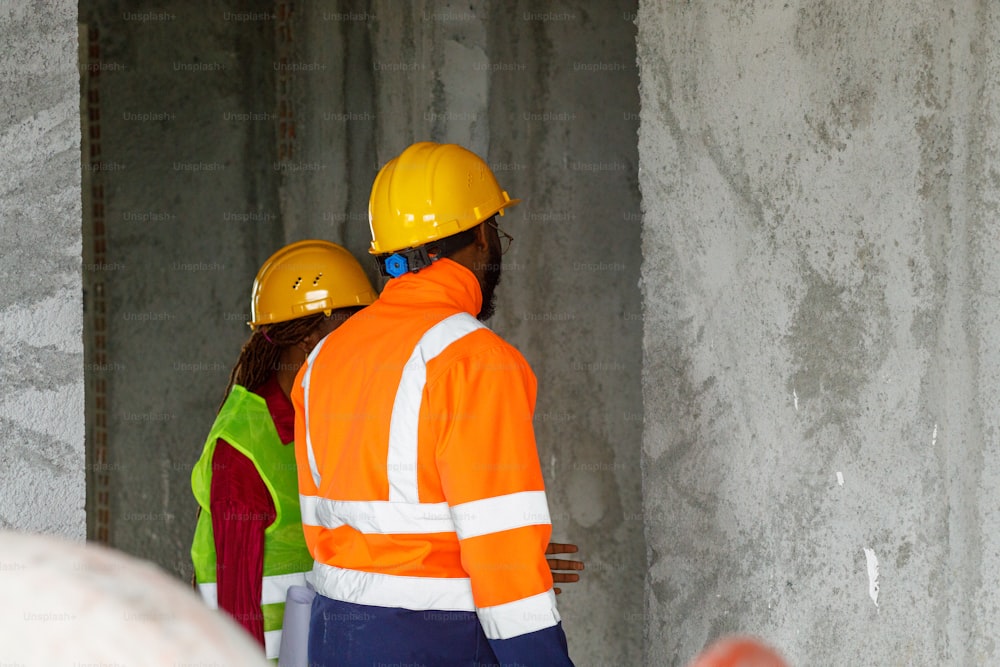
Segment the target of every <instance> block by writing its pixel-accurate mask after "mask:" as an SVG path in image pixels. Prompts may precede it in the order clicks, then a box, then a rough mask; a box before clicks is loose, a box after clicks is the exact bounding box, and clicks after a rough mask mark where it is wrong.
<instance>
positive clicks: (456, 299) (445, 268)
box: [379, 257, 483, 317]
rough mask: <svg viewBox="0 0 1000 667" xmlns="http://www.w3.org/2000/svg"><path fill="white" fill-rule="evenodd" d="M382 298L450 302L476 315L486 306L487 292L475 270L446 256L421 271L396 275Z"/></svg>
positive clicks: (410, 302) (395, 300) (397, 300)
mask: <svg viewBox="0 0 1000 667" xmlns="http://www.w3.org/2000/svg"><path fill="white" fill-rule="evenodd" d="M379 300H380V301H385V302H386V303H390V304H404V305H408V304H417V303H420V304H441V305H448V306H453V307H455V308H457V309H459V310H464V311H465V312H467V313H469V314H470V315H472V316H473V317H475V316H476V315H478V314H479V311H480V310H481V309H482V307H483V292H482V289H481V288H480V287H479V280H478V279H477V278H476V276H475V274H474V273H472V271H470V270H469V269H467V268H465V267H464V266H462V265H461V264H459V263H458V262H453V261H452V260H450V259H448V258H447V257H445V258H442V259H439V260H438V261H436V262H434V263H433V264H431V265H430V266H428V267H427V268H425V269H420V271H418V272H417V273H407V274H404V275H402V276H400V277H398V278H393V279H392V280H390V281H389V282H388V284H386V286H385V288H384V289H383V290H382V294H381V296H379Z"/></svg>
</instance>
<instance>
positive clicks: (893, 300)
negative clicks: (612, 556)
mask: <svg viewBox="0 0 1000 667" xmlns="http://www.w3.org/2000/svg"><path fill="white" fill-rule="evenodd" d="M997 11H998V10H997V9H996V8H995V7H994V6H993V5H991V4H989V3H937V2H931V1H930V0H926V1H917V2H908V3H903V4H898V5H894V4H886V3H861V4H858V3H853V4H844V3H836V2H829V1H828V0H811V1H808V2H795V3H788V2H741V3H711V2H710V3H657V2H645V3H642V6H641V9H640V12H639V14H640V16H639V20H638V25H639V39H638V57H639V61H640V63H641V102H642V111H641V117H642V121H641V129H640V135H639V154H640V185H641V191H642V197H643V207H644V213H643V236H642V249H643V268H642V286H643V303H644V313H645V332H644V341H643V353H644V362H643V395H644V406H645V419H646V421H645V432H644V438H643V488H644V513H645V516H646V527H645V528H646V529H645V534H646V541H647V545H648V552H649V558H650V571H649V574H648V579H647V596H646V597H647V616H646V639H645V642H646V647H647V655H646V662H647V664H656V665H682V664H685V662H686V661H687V660H689V659H690V657H691V656H693V655H694V654H695V653H696V652H697V651H698V650H699V649H700V648H701V647H702V646H703V645H704V644H705V643H706V642H708V641H710V640H711V639H713V638H715V637H717V636H719V635H721V634H724V633H731V632H750V633H755V634H759V635H761V636H762V637H764V638H765V639H767V640H768V641H770V642H772V643H773V644H775V645H776V646H777V647H779V648H780V649H781V650H782V651H783V652H784V653H785V655H786V656H787V658H788V659H789V660H790V661H791V663H792V664H796V665H929V664H949V665H973V664H991V663H993V662H995V661H996V657H997V652H998V650H997V647H996V645H995V637H996V636H997V629H998V628H997V625H998V620H1000V615H998V602H1000V600H998V597H997V590H998V586H997V574H996V573H997V572H998V568H997V565H998V562H997V561H998V556H997V554H998V543H997V537H996V535H995V534H994V533H995V531H992V530H991V527H992V526H994V525H995V521H991V520H990V519H991V517H995V514H996V505H997V502H996V501H997V491H996V480H997V474H998V469H997V466H998V464H997V459H996V456H995V454H996V451H997V399H998V387H1000V385H998V382H997V380H998V379H1000V378H998V374H1000V355H998V343H997V335H996V325H997V321H998V314H1000V308H998V305H1000V304H998V290H997V284H998V281H997V278H998V277H1000V276H998V268H997V265H998V262H997V259H998V250H1000V242H998V235H997V233H996V221H995V219H994V218H995V213H996V208H997V197H998V192H1000V190H998V183H1000V181H998V179H997V175H996V174H997V171H996V155H997V140H998V136H997V129H996V120H995V113H994V110H995V108H996V101H997V93H996V91H997V83H998V68H997V53H996V49H995V48H994V47H995V44H996V43H997V38H998V36H1000V21H998V18H1000V16H998V13H997Z"/></svg>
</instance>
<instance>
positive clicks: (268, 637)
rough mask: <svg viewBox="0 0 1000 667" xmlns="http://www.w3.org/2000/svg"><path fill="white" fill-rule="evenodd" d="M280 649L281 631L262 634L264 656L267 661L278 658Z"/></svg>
mask: <svg viewBox="0 0 1000 667" xmlns="http://www.w3.org/2000/svg"><path fill="white" fill-rule="evenodd" d="M280 648H281V630H270V631H268V632H265V633H264V655H265V656H267V659H268V660H274V659H275V658H277V657H278V649H280Z"/></svg>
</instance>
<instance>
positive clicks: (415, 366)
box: [386, 313, 485, 503]
mask: <svg viewBox="0 0 1000 667" xmlns="http://www.w3.org/2000/svg"><path fill="white" fill-rule="evenodd" d="M483 328H485V326H484V325H483V323H482V322H480V321H479V320H477V319H476V318H475V317H473V316H472V315H469V314H468V313H458V314H456V315H452V316H451V317H447V318H445V319H443V320H441V321H440V322H438V323H437V324H435V325H434V326H432V327H431V328H430V329H428V330H427V331H426V332H424V335H423V336H422V337H421V338H420V341H419V342H418V343H417V345H416V347H414V348H413V353H412V354H410V358H409V359H408V360H407V362H406V365H405V366H403V374H402V376H401V377H400V379H399V387H398V388H397V389H396V398H395V401H394V402H393V404H392V417H391V419H390V421H389V454H388V456H387V459H386V474H387V475H388V477H389V500H390V502H406V503H417V502H419V501H420V498H419V497H418V495H417V422H418V419H419V417H420V404H421V402H422V401H423V398H424V385H425V384H426V382H427V362H428V361H430V360H431V359H433V358H434V357H436V356H438V355H439V354H441V353H442V352H443V351H444V350H445V348H447V347H448V346H449V345H451V344H452V343H454V342H455V341H457V340H459V339H460V338H463V337H464V336H467V335H468V334H470V333H472V332H473V331H475V330H477V329H483Z"/></svg>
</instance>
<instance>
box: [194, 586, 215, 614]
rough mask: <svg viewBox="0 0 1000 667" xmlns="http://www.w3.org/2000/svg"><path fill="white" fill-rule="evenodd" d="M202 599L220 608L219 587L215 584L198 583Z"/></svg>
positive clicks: (213, 606) (213, 607)
mask: <svg viewBox="0 0 1000 667" xmlns="http://www.w3.org/2000/svg"><path fill="white" fill-rule="evenodd" d="M198 592H199V593H201V599H202V600H204V601H205V604H207V605H208V606H209V607H211V608H212V609H218V608H219V587H218V586H216V585H215V584H198Z"/></svg>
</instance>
